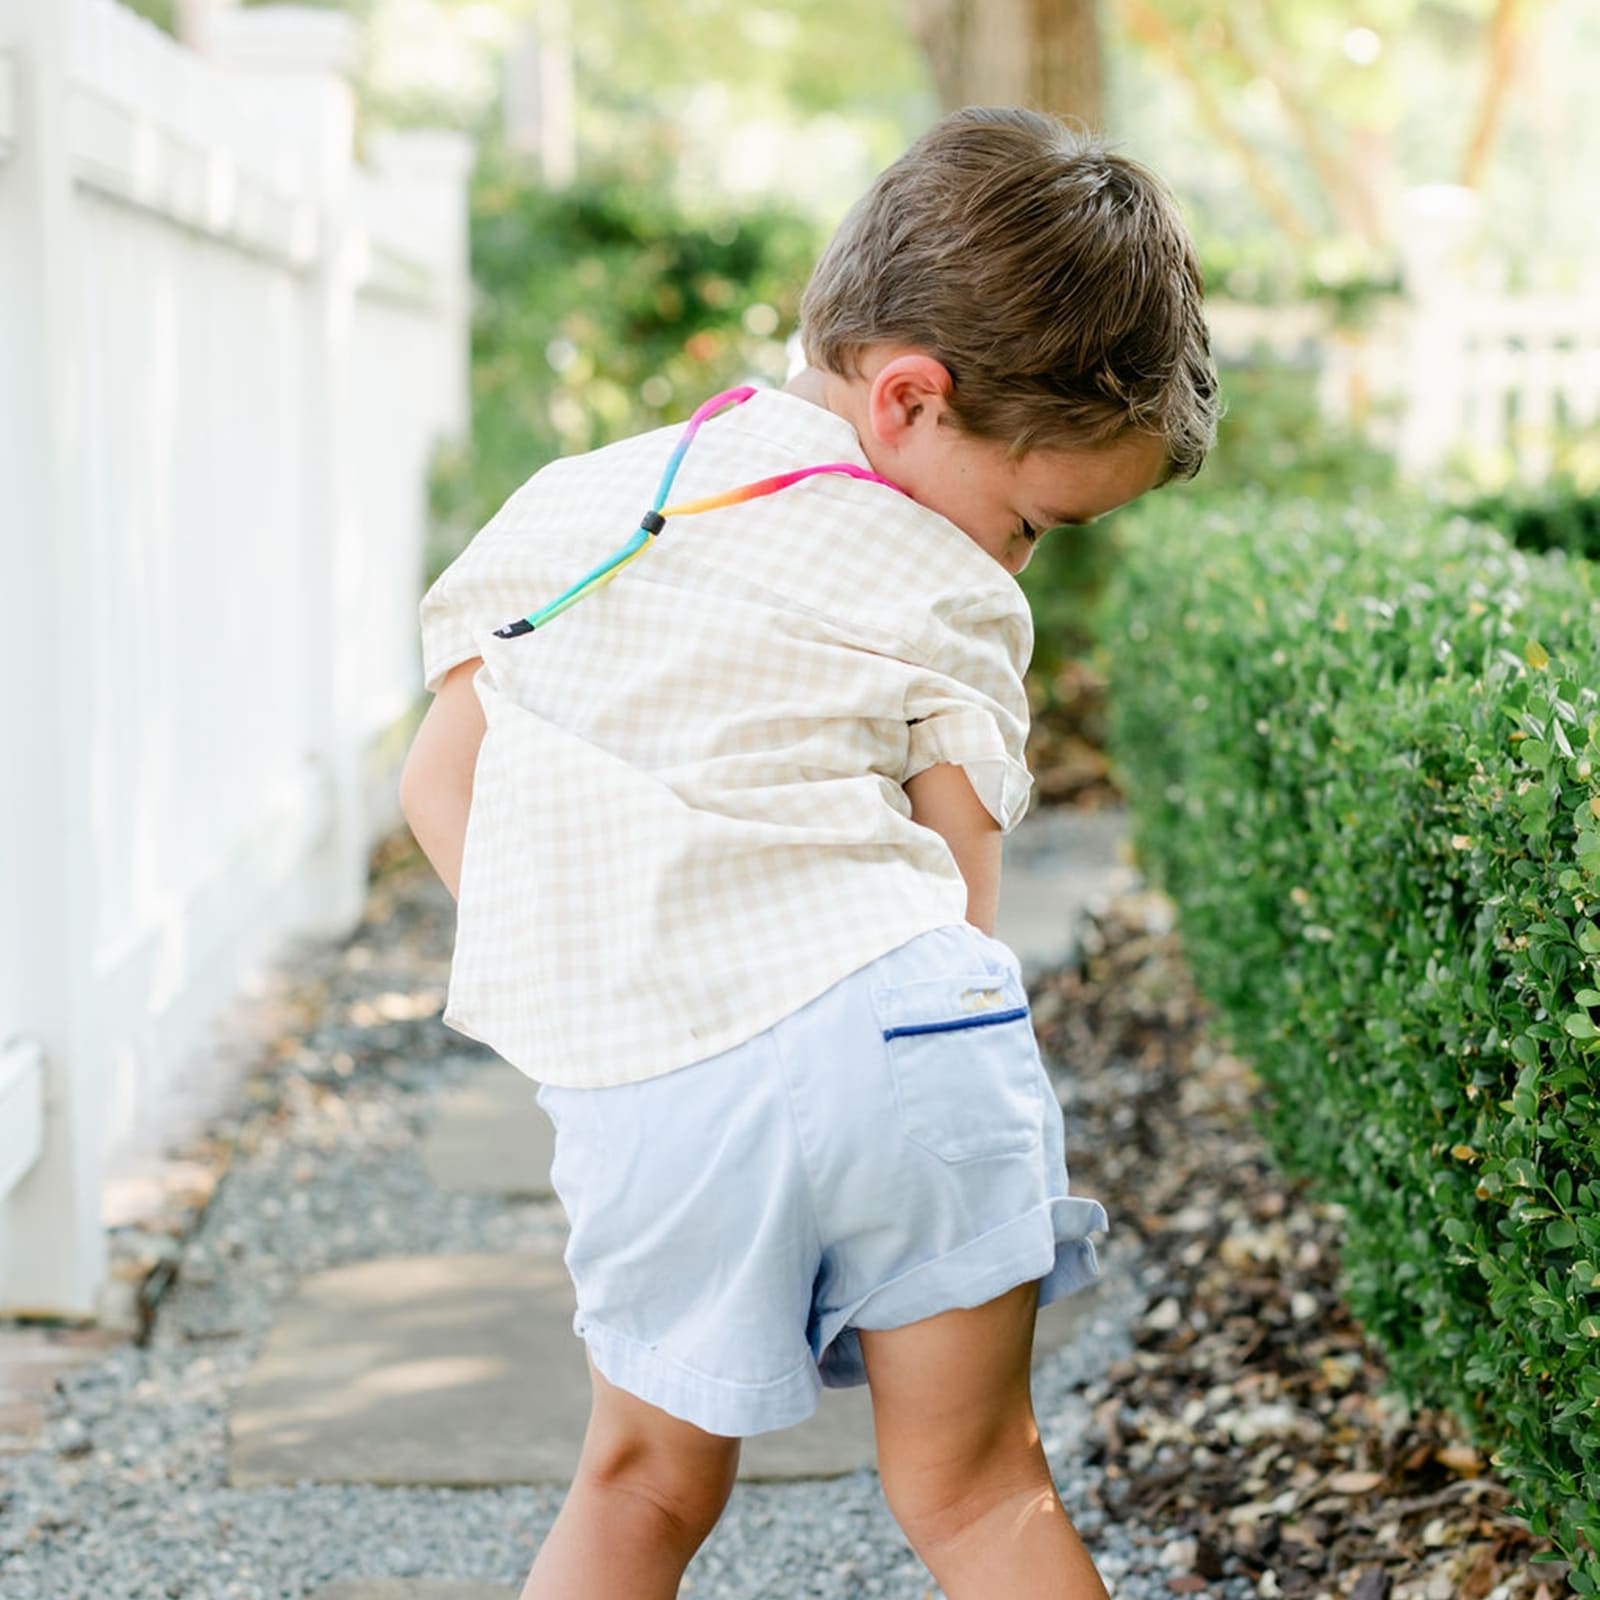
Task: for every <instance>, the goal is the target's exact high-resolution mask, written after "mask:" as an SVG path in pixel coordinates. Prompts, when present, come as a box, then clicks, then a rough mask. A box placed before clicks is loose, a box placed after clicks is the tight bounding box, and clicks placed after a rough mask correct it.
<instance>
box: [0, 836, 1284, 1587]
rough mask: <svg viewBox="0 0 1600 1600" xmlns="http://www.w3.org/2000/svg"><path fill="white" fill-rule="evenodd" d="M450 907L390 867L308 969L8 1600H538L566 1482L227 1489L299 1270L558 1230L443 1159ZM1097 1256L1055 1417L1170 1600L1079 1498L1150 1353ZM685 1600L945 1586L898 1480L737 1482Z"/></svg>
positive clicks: (77, 1404)
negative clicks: (486, 1591) (410, 1581)
mask: <svg viewBox="0 0 1600 1600" xmlns="http://www.w3.org/2000/svg"><path fill="white" fill-rule="evenodd" d="M451 923H452V908H451V905H450V902H449V899H448V896H447V895H445V893H444V891H443V889H442V888H440V887H439V885H438V884H437V882H436V880H434V879H433V877H432V875H431V873H428V872H427V871H426V869H425V867H424V868H423V869H422V870H420V871H419V870H416V868H415V865H414V864H406V863H404V862H402V863H401V864H400V865H399V866H398V867H394V868H392V869H391V870H389V871H387V872H385V873H384V874H383V875H382V876H381V877H380V879H379V882H378V884H377V886H376V887H375V889H374V893H373V897H372V903H371V907H370V909H369V915H368V919H367V921H366V922H365V923H364V924H363V926H362V928H361V929H360V930H359V931H358V933H357V934H356V935H355V936H354V937H353V938H352V939H351V940H350V941H349V942H348V943H346V944H344V945H343V946H337V947H334V946H325V947H321V948H317V949H310V950H307V951H306V952H305V954H304V958H303V959H299V958H297V960H296V964H295V981H296V984H297V985H298V988H297V999H296V1002H295V1006H294V1007H293V1008H292V1010H293V1011H294V1012H295V1014H297V1015H298V1016H300V1017H301V1018H302V1020H303V1026H299V1027H296V1028H294V1029H293V1030H291V1031H290V1032H288V1033H287V1034H286V1036H285V1037H284V1038H283V1039H282V1040H281V1041H280V1042H279V1044H278V1046H277V1047H276V1049H275V1051H274V1052H273V1054H272V1056H271V1059H270V1062H269V1063H265V1064H263V1065H262V1066H261V1067H260V1068H259V1069H258V1072H257V1076H256V1077H255V1078H254V1079H253V1080H252V1082H251V1084H249V1085H248V1086H242V1087H243V1088H244V1089H246V1090H247V1092H242V1093H240V1094H238V1095H237V1096H236V1097H235V1098H236V1101H237V1103H236V1104H233V1105H230V1107H229V1109H228V1111H227V1112H226V1113H225V1115H224V1116H223V1118H222V1119H221V1121H222V1124H223V1131H224V1132H225V1134H226V1136H227V1137H229V1138H231V1139H232V1140H233V1142H234V1149H233V1154H232V1158H231V1161H230V1163H229V1165H228V1169H227V1171H226V1174H225V1176H224V1177H223V1179H222V1181H221V1182H220V1184H219V1185H218V1187H217V1189H216V1192H215V1194H214V1195H213V1197H212V1199H211V1202H210V1205H209V1206H208V1208H207V1209H206V1211H205V1213H204V1215H203V1216H202V1217H201V1218H200V1220H199V1222H198V1224H197V1225H196V1226H195V1227H194V1228H193V1229H192V1231H190V1232H189V1233H188V1234H187V1236H186V1237H184V1238H183V1239H181V1240H180V1241H179V1243H178V1254H177V1258H176V1265H177V1269H178V1270H177V1274H176V1277H175V1279H174V1281H173V1284H172V1287H171V1288H170V1289H169V1290H168V1292H167V1293H166V1294H165V1296H164V1298H163V1299H162V1300H161V1302H160V1305H159V1310H158V1313H157V1315H156V1317H155V1320H154V1323H153V1326H152V1328H151V1334H150V1338H149V1341H148V1343H147V1344H145V1345H142V1346H141V1345H137V1344H132V1343H130V1344H127V1345H123V1346H120V1347H117V1348H115V1349H113V1350H112V1351H111V1352H110V1353H109V1354H108V1356H107V1357H106V1358H105V1359H104V1360H103V1361H101V1362H98V1363H95V1364H93V1365H89V1366H85V1367H83V1368H81V1369H79V1370H77V1371H75V1372H74V1373H72V1374H70V1375H69V1376H68V1377H67V1378H65V1379H63V1380H62V1382H61V1392H60V1393H59V1394H58V1395H57V1396H56V1397H55V1401H54V1403H53V1406H52V1410H51V1414H50V1416H49V1419H48V1421H47V1423H46V1426H45V1429H44V1432H43V1435H42V1436H41V1438H40V1440H39V1447H38V1448H37V1449H35V1450H33V1451H31V1452H30V1453H27V1454H23V1455H19V1456H16V1457H13V1458H11V1459H9V1460H7V1461H4V1462H0V1600H302V1597H309V1596H311V1595H313V1594H315V1592H316V1591H317V1590H318V1588H319V1587H321V1586H323V1585H326V1584H329V1583H331V1582H333V1581H335V1580H338V1579H349V1578H357V1577H378V1576H384V1577H393V1578H404V1577H414V1578H431V1579H443V1578H455V1579H462V1580H476V1581H478V1582H483V1583H490V1584H497V1585H501V1586H503V1587H504V1589H505V1591H506V1594H507V1600H513V1597H514V1596H515V1594H516V1592H517V1588H518V1586H519V1585H520V1583H521V1581H522V1579H523V1578H524V1577H525V1575H526V1573H527V1569H528V1567H529V1565H530V1564H531V1562H532V1559H533V1555H534V1552H535V1550H536V1549H537V1547H538V1544H539V1541H540V1538H541V1537H542V1535H543V1534H544V1532H545V1530H546V1529H547V1528H548V1527H549V1525H550V1523H551V1521H552V1520H553V1519H554V1516H555V1514H556V1511H557V1510H558V1508H559V1505H560V1501H561V1496H562V1493H563V1491H562V1490H561V1489H560V1488H559V1487H525V1488H517V1489H495V1490H460V1489H448V1490H444V1489H441V1490H429V1489H405V1488H388V1487H382V1488H378V1487H365V1486H359V1485H346V1484H327V1485H319V1484H305V1485H296V1486H278V1487H272V1488H262V1489H248V1490H241V1489H233V1488H230V1487H228V1485H227V1483H226V1482H225V1464H226V1448H227V1431H226V1430H227V1421H228V1415H229V1406H230V1398H231V1396H232V1395H233V1393H234V1391H235V1389H236V1387H237V1385H238V1384H239V1382H240V1381H241V1379H242V1378H243V1377H244V1375H245V1373H246V1371H247V1370H248V1369H249V1367H250V1366H251V1364H252V1362H253V1361H254V1360H255V1357H256V1354H257V1352H258V1350H259V1348H260V1346H261V1343H262V1341H263V1340H264V1338H265V1337H266V1334H267V1332H268V1329H269V1326H270V1324H271V1320H272V1317H273V1314H274V1310H275V1307H276V1306H277V1305H278V1303H279V1302H280V1301H281V1300H282V1299H283V1298H284V1297H285V1296H286V1295H288V1294H289V1293H291V1292H292V1290H293V1288H294V1286H295V1283H296V1280H297V1279H298V1278H299V1277H300V1275H302V1274H305V1273H309V1272H313V1271H317V1270H319V1269H322V1268H324V1267H330V1266H336V1265H340V1264H343V1263H348V1262H352V1261H360V1260H368V1259H372V1258H375V1257H381V1256H388V1255H409V1254H413V1253H417V1252H428V1251H431V1252H451V1253H454V1252H466V1251H479V1250H506V1251H511V1250H520V1249H528V1248H539V1247H543V1248H548V1249H552V1250H559V1248H560V1246H561V1241H562V1236H563V1223H562V1218H561V1213H560V1209H559V1206H558V1204H557V1202H555V1201H554V1200H546V1201H531V1200H504V1199H499V1198H495V1197H480V1196H475V1195H457V1194H443V1193H440V1192H438V1191H436V1190H434V1189H433V1188H432V1187H431V1186H430V1184H429V1183H428V1181H427V1178H426V1176H425V1174H424V1172H423V1169H422V1165H421V1161H420V1158H419V1143H420V1137H421V1134H422V1131H423V1129H424V1127H425V1126H426V1124H427V1121H428V1119H429V1117H430V1116H431V1113H432V1105H433V1100H434V1097H435V1096H436V1095H438V1094H439V1093H440V1092H441V1091H443V1090H445V1089H447V1088H450V1087H452V1086H454V1085H455V1084H457V1083H459V1082H460V1081H461V1080H462V1079H463V1078H464V1077H465V1076H467V1075H468V1074H469V1073H470V1072H472V1071H473V1070H475V1068H476V1067H477V1066H478V1065H479V1064H480V1063H481V1062H482V1061H483V1060H484V1059H486V1057H485V1056H484V1055H481V1054H479V1055H474V1054H466V1053H463V1052H462V1050H461V1044H462V1041H461V1040H460V1038H459V1036H457V1035H455V1034H452V1033H451V1032H450V1031H449V1030H447V1029H445V1028H444V1027H443V1026H442V1025H441V1024H440V1023H439V1022H438V1021H437V1015H438V1011H439V1008H440V1005H441V1004H442V1000H443V988H444V977H445V971H446V959H447V953H448V948H449V937H450V928H451ZM212 1131H213V1132H216V1131H217V1124H214V1125H213V1130H212ZM1100 1258H1101V1263H1102V1267H1103V1269H1104V1281H1103V1283H1102V1284H1101V1286H1100V1287H1099V1288H1098V1289H1097V1290H1096V1291H1094V1295H1095V1302H1094V1303H1095V1321H1094V1325H1093V1326H1092V1328H1091V1329H1090V1330H1089V1331H1088V1333H1087V1334H1086V1336H1085V1337H1084V1338H1083V1339H1082V1340H1081V1342H1079V1343H1077V1344H1075V1345H1073V1346H1070V1347H1068V1348H1066V1349H1063V1350H1060V1351H1058V1352H1056V1353H1055V1354H1053V1355H1052V1356H1051V1357H1050V1358H1049V1359H1048V1361H1047V1362H1046V1363H1045V1364H1044V1365H1043V1366H1042V1367H1041V1368H1040V1369H1039V1371H1038V1372H1037V1374H1036V1376H1035V1382H1034V1394H1035V1401H1036V1409H1037V1412H1038V1416H1039V1419H1040V1425H1041V1427H1042V1429H1043V1433H1044V1441H1045V1447H1046V1450H1047V1452H1048V1454H1049V1457H1050V1460H1051V1462H1052V1463H1053V1465H1054V1467H1055V1469H1056V1481H1057V1485H1058V1488H1059V1489H1060V1492H1061V1494H1062V1496H1063V1499H1064V1500H1065V1502H1066V1505H1067V1507H1068V1509H1069V1511H1070V1512H1071V1513H1072V1514H1073V1516H1074V1520H1075V1521H1076V1522H1077V1524H1078V1527H1079V1529H1080V1532H1081V1533H1082V1535H1083V1537H1084V1540H1085V1542H1086V1543H1087V1544H1088V1545H1089V1547H1090V1549H1091V1551H1092V1552H1093V1553H1094V1555H1095V1557H1096V1560H1097V1562H1098V1563H1099V1565H1100V1568H1101V1571H1102V1572H1103V1573H1104V1574H1105V1576H1106V1579H1107V1582H1108V1583H1109V1584H1110V1585H1111V1587H1112V1592H1113V1594H1114V1595H1115V1596H1116V1597H1117V1600H1147V1597H1154V1596H1157V1595H1159V1596H1163V1597H1165V1596H1167V1595H1169V1594H1170V1593H1171V1592H1172V1591H1171V1590H1170V1589H1169V1587H1168V1580H1169V1578H1170V1577H1171V1576H1172V1574H1173V1573H1174V1572H1175V1571H1181V1570H1183V1562H1184V1558H1185V1554H1186V1553H1185V1551H1184V1550H1183V1548H1182V1541H1175V1540H1174V1539H1173V1537H1172V1535H1171V1534H1170V1533H1168V1534H1166V1535H1163V1534H1162V1533H1160V1532H1159V1531H1155V1530H1150V1529H1146V1528H1141V1527H1138V1526H1132V1525H1126V1524H1112V1525H1107V1524H1106V1523H1105V1521H1104V1519H1103V1517H1102V1514H1100V1513H1098V1512H1094V1511H1091V1510H1087V1509H1084V1510H1083V1511H1082V1512H1081V1514H1080V1510H1079V1508H1080V1507H1087V1498H1086V1493H1085V1491H1086V1487H1087V1485H1088V1484H1089V1483H1090V1482H1091V1481H1093V1480H1095V1479H1097V1478H1098V1477H1099V1476H1100V1475H1101V1473H1102V1472H1103V1470H1104V1469H1103V1468H1101V1467H1089V1466H1084V1465H1080V1464H1079V1463H1078V1462H1077V1461H1076V1460H1075V1451H1074V1445H1075V1441H1076V1440H1078V1439H1079V1438H1080V1437H1081V1436H1082V1435H1083V1434H1084V1432H1085V1430H1086V1427H1087V1423H1088V1419H1087V1415H1086V1412H1085V1407H1084V1404H1083V1401H1082V1399H1081V1398H1080V1391H1081V1389H1082V1387H1083V1386H1084V1385H1085V1384H1086V1383H1087V1382H1088V1381H1090V1380H1091V1379H1093V1378H1094V1377H1095V1376H1097V1375H1098V1374H1100V1373H1101V1372H1102V1371H1103V1370H1104V1369H1105V1367H1106V1366H1107V1365H1108V1364H1109V1363H1111V1362H1113V1361H1115V1360H1117V1359H1118V1358H1119V1357H1121V1356H1124V1355H1126V1354H1127V1353H1128V1352H1129V1350H1130V1348H1131V1346H1130V1342H1129V1338H1128V1327H1129V1325H1130V1323H1131V1322H1132V1320H1133V1319H1134V1318H1135V1317H1136V1316H1137V1315H1138V1314H1139V1312H1140V1311H1141V1310H1142V1309H1143V1308H1144V1306H1145V1304H1146V1302H1147V1299H1148V1292H1147V1287H1146V1284H1145V1282H1144V1279H1143V1277H1142V1275H1141V1271H1140V1266H1139V1262H1138V1260H1137V1258H1136V1257H1135V1256H1134V1255H1133V1254H1131V1253H1130V1251H1129V1250H1127V1249H1124V1248H1123V1247H1122V1246H1121V1245H1120V1244H1119V1242H1118V1241H1117V1240H1116V1239H1115V1238H1114V1237H1112V1236H1105V1237H1103V1238H1102V1239H1101V1241H1100ZM1164 1550H1165V1551H1166V1554H1167V1559H1166V1560H1165V1561H1164V1560H1163V1551H1164ZM1207 1592H1208V1593H1210V1594H1212V1595H1216V1596H1221V1597H1224V1600H1244V1597H1246V1596H1250V1595H1253V1594H1254V1593H1255V1589H1254V1586H1253V1585H1252V1584H1251V1583H1250V1582H1249V1581H1248V1580H1247V1579H1246V1578H1244V1577H1232V1578H1228V1579H1224V1580H1220V1581H1217V1582H1214V1583H1212V1584H1211V1585H1210V1586H1209V1588H1208V1590H1207ZM683 1593H684V1594H685V1595H687V1596H694V1597H696V1600H757V1597H760V1600H787V1597H800V1596H826V1597H836V1600H847V1597H855V1596H868V1595H870V1596H884V1597H889V1600H925V1597H929V1596H932V1595H934V1594H935V1593H936V1591H935V1590H934V1589H933V1587H932V1583H931V1580H930V1579H929V1577H928V1575H927V1573H926V1570H925V1569H924V1568H923V1567H922V1565H921V1564H920V1562H918V1561H917V1559H916V1558H915V1557H914V1556H913V1555H912V1553H911V1552H910V1550H909V1549H908V1548H907V1546H906V1544H905V1541H904V1539H903V1538H902V1537H901V1535H900V1532H899V1530H898V1528H897V1527H896V1526H895V1524H894V1522H893V1520H892V1519H891V1517H890V1516H889V1514H888V1511H887V1509H886V1507H885V1505H884V1502H883V1498H882V1496H881V1494H880V1492H879V1488H878V1482H877V1477H876V1475H875V1474H874V1473H871V1472H859V1473H856V1474H853V1475H851V1476H849V1477H845V1478H839V1479H834V1480H829V1481H823V1482H816V1483H800V1484H788V1483H785V1484H747V1483H744V1482H740V1483H739V1484H738V1485H737V1486H736V1487H735V1489H734V1493H733V1498H732V1500H731V1502H730V1504H729V1506H728V1509H727V1511H726V1512H725V1513H724V1516H723V1519H722V1521H721V1523H720V1524H719V1525H718V1527H717V1529H716V1530H715V1532H714V1533H713V1534H712V1536H711V1538H710V1540H709V1541H708V1542H707V1544H706V1545H705V1546H704V1547H703V1549H702V1550H701V1552H700V1554H699V1555H698V1556H697V1557H696V1559H695V1561H694V1563H693V1564H692V1565H691V1567H690V1568H689V1572H688V1575H687V1577H686V1579H685V1582H684V1586H683Z"/></svg>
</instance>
